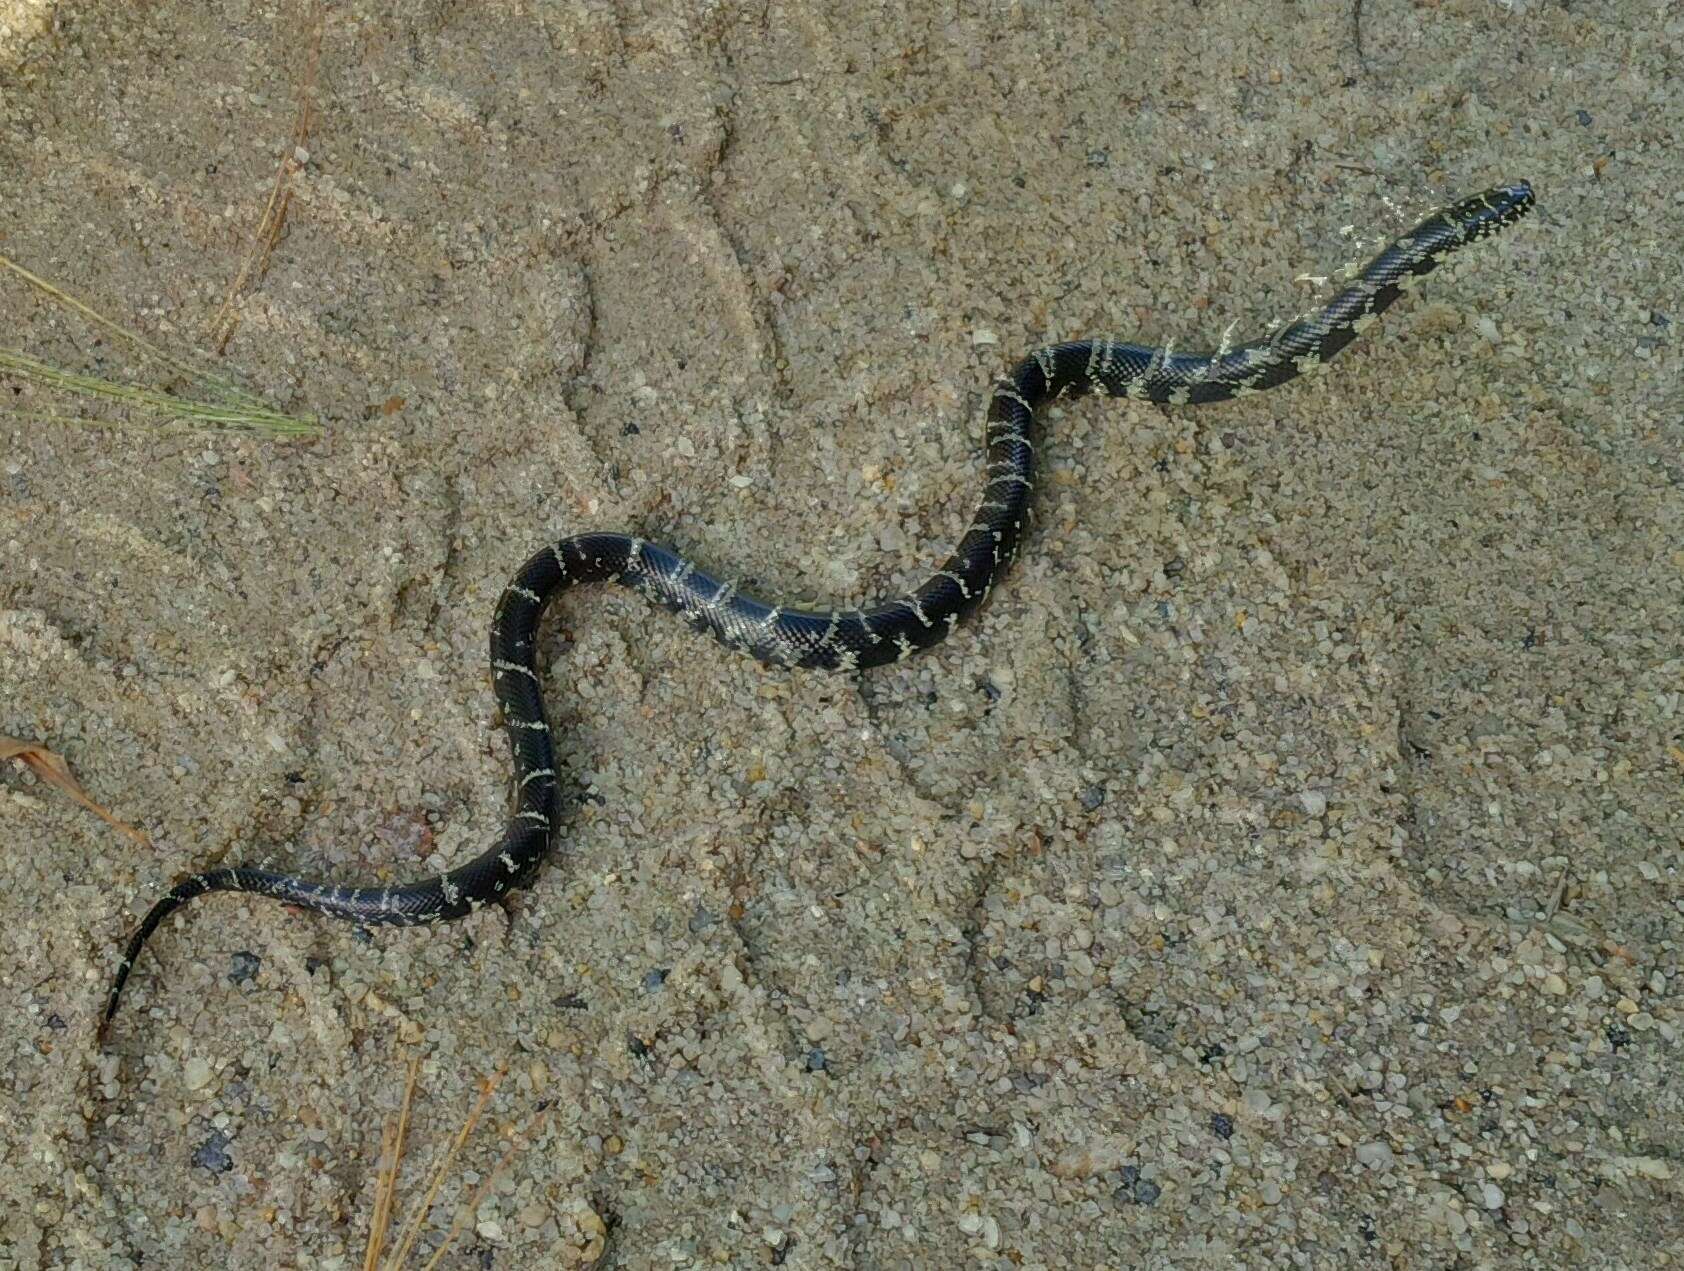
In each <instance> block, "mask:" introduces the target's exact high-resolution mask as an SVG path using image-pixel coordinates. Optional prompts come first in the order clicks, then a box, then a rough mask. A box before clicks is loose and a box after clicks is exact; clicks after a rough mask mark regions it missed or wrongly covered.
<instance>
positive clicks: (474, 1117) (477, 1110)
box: [386, 1064, 509, 1271]
mask: <svg viewBox="0 0 1684 1271" xmlns="http://www.w3.org/2000/svg"><path fill="white" fill-rule="evenodd" d="M508 1071H509V1066H508V1065H507V1064H504V1065H502V1066H501V1067H500V1068H498V1069H497V1071H496V1072H495V1073H493V1074H492V1075H491V1076H490V1077H488V1078H486V1079H485V1081H483V1082H482V1083H481V1084H480V1094H479V1098H478V1099H476V1100H475V1101H474V1106H473V1110H472V1111H471V1112H469V1113H468V1119H467V1120H466V1121H464V1122H463V1123H462V1128H461V1129H460V1130H458V1131H457V1132H456V1137H455V1139H453V1140H452V1141H451V1144H450V1148H449V1150H448V1151H446V1152H445V1153H444V1155H443V1156H441V1157H440V1158H439V1163H438V1164H437V1165H436V1166H435V1167H434V1168H433V1175H432V1177H431V1178H430V1179H428V1181H427V1191H426V1194H425V1195H424V1196H422V1198H421V1203H420V1204H419V1205H418V1206H416V1209H415V1212H414V1214H412V1215H411V1216H410V1219H409V1221H408V1222H406V1223H405V1224H404V1228H403V1237H402V1239H401V1240H399V1242H398V1247H397V1250H396V1251H395V1252H394V1253H393V1254H392V1257H391V1258H390V1260H388V1262H387V1263H386V1266H387V1268H388V1271H400V1269H401V1268H402V1266H403V1264H404V1261H405V1259H407V1258H408V1257H409V1254H410V1251H411V1250H412V1249H413V1248H414V1247H415V1241H416V1239H417V1238H418V1237H419V1236H420V1235H421V1224H422V1223H424V1222H425V1221H426V1219H427V1215H428V1213H430V1212H431V1211H432V1208H433V1201H434V1200H436V1199H437V1198H438V1193H439V1187H440V1186H442V1185H443V1183H444V1176H445V1174H447V1173H448V1172H449V1170H450V1167H451V1165H452V1164H453V1163H454V1162H455V1160H456V1157H457V1156H458V1155H459V1154H460V1153H461V1151H462V1145H463V1144H464V1143H466V1142H467V1141H468V1137H469V1135H471V1134H473V1132H474V1128H475V1127H476V1126H478V1125H479V1119H480V1117H481V1115H482V1114H483V1113H484V1112H485V1105H486V1104H487V1103H489V1102H490V1101H491V1096H492V1095H493V1094H494V1093H495V1092H496V1090H497V1086H498V1083H499V1082H501V1081H502V1080H503V1077H504V1076H505V1075H506V1074H507V1073H508Z"/></svg>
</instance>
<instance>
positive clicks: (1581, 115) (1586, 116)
mask: <svg viewBox="0 0 1684 1271" xmlns="http://www.w3.org/2000/svg"><path fill="white" fill-rule="evenodd" d="M1573 118H1575V119H1577V120H1578V121H1579V127H1581V128H1589V127H1590V120H1591V114H1590V111H1588V110H1576V111H1574V112H1573Z"/></svg>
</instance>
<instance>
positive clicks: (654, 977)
mask: <svg viewBox="0 0 1684 1271" xmlns="http://www.w3.org/2000/svg"><path fill="white" fill-rule="evenodd" d="M671 973H672V968H671V967H664V966H663V967H656V968H655V969H654V970H653V971H651V972H649V974H648V975H646V976H644V977H643V991H644V992H645V993H658V992H660V990H661V985H663V984H665V983H666V982H667V976H668V975H670V974H671Z"/></svg>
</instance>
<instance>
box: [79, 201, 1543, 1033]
mask: <svg viewBox="0 0 1684 1271" xmlns="http://www.w3.org/2000/svg"><path fill="white" fill-rule="evenodd" d="M1531 206H1532V188H1531V186H1530V185H1528V184H1527V183H1526V182H1524V181H1522V182H1518V183H1516V184H1514V185H1504V186H1498V187H1496V188H1495V189H1491V190H1487V191H1485V192H1484V193H1483V194H1477V195H1474V196H1472V197H1471V198H1466V199H1463V200H1461V201H1460V202H1458V203H1455V204H1453V205H1451V206H1449V207H1446V208H1443V209H1441V210H1440V211H1437V212H1434V213H1433V214H1432V215H1431V216H1428V217H1427V218H1426V219H1424V220H1423V221H1421V223H1420V224H1418V225H1416V226H1415V227H1414V228H1413V229H1411V230H1410V231H1409V232H1408V233H1406V234H1404V235H1403V236H1402V237H1400V238H1398V239H1396V240H1394V241H1393V242H1392V243H1390V244H1389V245H1388V246H1387V247H1386V248H1385V250H1383V251H1382V252H1380V254H1379V255H1377V256H1376V257H1374V259H1373V260H1371V261H1370V262H1369V263H1368V264H1367V265H1366V266H1365V267H1364V268H1363V270H1362V272H1361V273H1360V274H1358V275H1357V276H1356V278H1355V279H1354V280H1353V281H1352V282H1351V283H1350V284H1349V285H1348V286H1346V287H1344V288H1343V289H1342V290H1341V291H1339V293H1338V294H1337V295H1335V296H1334V297H1333V299H1332V300H1330V301H1329V302H1328V303H1327V304H1326V305H1325V306H1324V307H1323V308H1321V309H1320V310H1318V311H1317V312H1315V313H1313V314H1311V315H1310V316H1308V317H1305V318H1302V319H1300V320H1298V321H1296V322H1293V323H1291V324H1290V325H1288V326H1285V327H1283V328H1281V329H1280V330H1278V331H1276V332H1274V333H1273V334H1271V335H1270V336H1268V337H1267V338H1265V339H1262V340H1259V341H1256V342H1254V343H1251V344H1246V345H1241V346H1239V347H1235V348H1228V349H1223V350H1221V351H1218V352H1216V353H1176V352H1174V351H1173V350H1171V349H1168V348H1149V347H1144V346H1142V345H1138V344H1120V343H1117V342H1115V341H1112V340H1109V339H1099V340H1083V341H1077V342H1072V343H1066V344H1056V345H1052V346H1050V347H1047V348H1042V349H1037V350H1035V351H1034V352H1033V353H1031V354H1030V355H1029V356H1028V357H1027V358H1025V359H1024V360H1023V361H1022V362H1021V363H1019V364H1018V366H1017V367H1016V369H1014V370H1013V371H1012V372H1011V374H1010V375H1008V376H1006V377H1004V378H1002V379H1001V380H999V381H998V382H997V383H996V385H995V387H994V391H993V400H992V402H991V404H990V407H989V411H988V417H987V429H986V439H987V447H988V466H987V481H986V483H985V484H984V486H983V497H982V501H981V503H979V504H978V506H977V510H976V516H975V518H974V519H973V520H972V522H971V525H970V528H969V529H968V530H966V532H965V536H964V538H963V539H961V540H960V542H959V546H958V547H957V549H955V551H954V552H953V554H952V556H950V557H949V558H948V560H947V562H946V563H945V564H944V565H942V567H941V568H940V569H938V570H936V571H935V573H933V574H932V575H931V576H930V578H929V580H928V581H926V582H925V583H924V584H923V586H921V587H919V588H918V589H917V590H916V591H914V592H912V593H911V594H910V595H906V596H901V597H899V598H898V599H895V600H891V601H888V602H887V603H884V604H879V605H877V606H875V607H873V608H870V609H849V610H825V611H818V612H815V611H808V610H802V609H794V608H788V607H786V606H784V605H777V604H770V605H769V604H766V603H764V602H763V601H760V600H756V599H755V598H754V597H752V596H749V595H746V594H744V593H742V592H740V591H738V589H737V586H736V584H735V583H732V582H721V581H719V580H717V579H715V578H713V577H711V576H710V575H708V574H705V573H703V572H702V571H701V570H699V569H697V568H696V566H695V565H693V564H691V563H690V562H689V561H687V560H685V559H684V558H683V557H681V556H679V555H677V554H676V553H674V552H672V551H671V550H669V549H668V548H665V547H661V546H658V545H656V544H654V543H649V542H645V541H644V540H643V539H641V538H636V537H633V536H631V535H628V534H581V535H578V536H576V537H573V538H566V539H562V540H561V541H560V542H558V543H553V544H550V545H548V546H546V547H544V548H543V549H542V550H540V551H539V552H538V553H537V554H536V555H534V556H533V557H532V558H531V559H530V560H528V561H527V562H526V563H525V564H524V565H522V566H521V567H520V570H519V572H517V573H516V574H515V576H514V578H513V579H512V580H511V581H510V582H509V585H508V586H507V588H505V589H504V591H503V594H502V597H501V598H500V599H499V601H498V603H497V608H496V613H495V616H494V617H493V619H492V623H491V669H492V675H493V682H494V686H495V691H496V696H497V703H498V706H499V707H500V708H501V710H502V715H503V727H504V728H505V729H506V730H507V732H508V737H509V746H510V750H511V751H512V753H513V760H514V780H515V783H516V796H515V810H514V812H513V814H512V816H511V818H510V820H509V823H508V827H507V828H506V829H505V830H504V831H503V836H502V838H501V839H500V840H499V841H498V842H497V843H496V844H495V845H494V846H492V847H491V848H490V849H488V850H487V851H485V852H483V853H481V854H480V855H479V856H476V857H475V858H474V859H473V860H471V861H468V862H466V863H465V864H462V865H458V866H457V867H456V868H455V869H452V870H449V871H448V872H446V873H443V874H440V875H439V876H437V877H435V878H428V879H425V880H423V881H420V882H414V883H408V884H405V885H402V886H390V887H338V886H331V885H329V884H326V883H316V882H311V881H308V880H306V879H303V878H297V877H294V876H292V875H289V874H280V873H273V872H270V871H267V870H259V869H215V870H210V871H208V872H205V873H200V874H194V875H193V876H191V877H189V878H187V879H184V880H183V881H182V882H180V883H178V884H176V885H175V886H174V887H172V888H171V889H170V891H169V892H168V893H167V894H166V895H164V897H163V898H162V899H160V900H159V901H158V902H157V903H156V904H154V905H153V906H152V908H151V910H150V911H149V912H148V913H147V915H146V917H145V918H144V919H143V920H142V921H141V923H140V926H139V927H138V928H136V930H135V932H134V934H133V935H132V936H131V937H130V939H129V942H128V946H127V948H125V950H124V951H123V958H122V961H121V963H120V964H119V965H118V968H117V973H116V976H115V979H114V981H113V983H112V985H111V991H110V995H109V997H108V998H107V999H106V1004H105V1013H104V1015H103V1016H102V1018H101V1021H100V1034H101V1036H102V1037H103V1035H104V1032H105V1029H106V1027H107V1026H108V1025H109V1024H110V1022H111V1018H112V1016H113V1015H114V1014H115V1013H116V1010H117V1003H118V999H119V996H120V995H121V993H122V991H123V985H124V983H125V982H126V981H127V979H128V976H129V972H130V971H131V970H132V969H133V967H134V962H135V959H136V957H138V956H139V954H140V950H141V947H142V946H143V945H144V944H145V943H146V939H147V937H148V936H150V935H151V934H152V933H153V931H155V930H156V929H157V927H158V924H159V923H160V922H162V921H163V920H164V919H165V918H166V917H167V916H169V914H171V913H172V912H174V911H175V910H176V909H177V908H179V907H180V906H181V905H183V904H185V903H186V902H188V901H189V900H192V899H193V898H194V897H195V896H202V895H205V894H206V893H208V892H216V891H238V892H246V893H249V894H251V895H256V896H267V897H270V898H272V899H274V900H279V901H283V902H285V903H287V904H291V905H297V906H300V907H302V908H304V909H312V910H315V911H317V912H318V913H324V914H330V915H332V916H333V917H336V918H345V919H349V920H351V921H353V922H358V923H364V924H368V925H399V926H409V925H413V924H417V923H428V922H444V921H448V920H450V919H453V918H460V917H462V916H463V915H464V914H468V913H471V912H472V911H474V910H475V909H478V908H479V907H480V906H482V905H485V904H487V903H490V902H494V901H497V900H500V899H501V898H503V897H504V896H506V895H507V894H508V893H509V892H511V891H513V890H515V889H516V888H519V887H523V886H525V885H526V884H527V883H529V882H530V881H531V880H532V878H533V875H534V874H535V873H536V872H537V870H538V867H539V865H540V864H541V863H542V862H543V859H544V857H545V856H546V855H547V854H548V852H549V850H550V845H551V842H552V840H553V839H554V836H555V830H556V824H557V822H558V820H559V819H560V809H559V803H560V800H559V798H558V790H559V787H558V785H557V776H556V766H555V748H554V745H553V744H552V742H551V740H550V726H549V722H548V720H547V719H546V718H545V715H544V701H543V696H542V693H541V692H540V680H539V670H538V663H537V644H538V620H539V618H540V617H541V616H542V614H543V612H544V608H545V606H546V605H547V604H548V603H549V602H550V601H551V600H552V599H554V598H555V596H556V595H557V594H558V593H560V592H562V591H564V590H566V589H568V588H570V587H575V586H578V585H579V584H581V583H595V582H614V583H619V584H620V585H621V586H624V587H630V588H632V589H634V590H636V591H638V592H641V593H642V594H643V595H644V596H646V597H647V598H648V599H650V600H651V601H654V602H656V603H658V604H660V605H662V606H664V607H666V608H667V609H670V610H672V611H673V612H675V613H678V614H681V615H682V616H683V617H684V618H685V619H686V620H687V621H688V622H689V623H690V624H691V625H692V626H694V627H695V628H697V629H698V630H701V631H705V632H707V633H708V634H710V635H712V636H713V637H714V639H716V640H718V641H720V642H721V643H722V644H725V645H728V646H730V647H731V648H734V649H740V650H742V651H743V652H745V653H747V654H749V655H750V656H751V657H754V658H757V659H759V660H760V661H761V662H765V663H768V664H771V665H776V666H784V667H811V668H815V669H820V670H826V671H857V670H864V669H865V668H867V667H873V666H880V665H882V664H883V663H885V662H892V661H895V660H898V659H901V658H905V657H909V656H910V655H912V654H913V653H916V652H918V651H919V650H920V649H927V648H929V647H930V646H931V645H933V644H936V643H938V642H940V641H941V640H943V639H945V638H946V636H947V635H948V634H949V633H950V632H951V631H952V630H953V629H954V627H955V626H957V625H958V623H959V621H960V620H961V619H962V618H964V617H965V616H966V615H967V614H969V613H970V612H971V611H972V610H974V609H975V608H976V607H977V606H978V605H980V604H982V602H983V601H985V600H986V599H987V598H988V595H989V592H990V591H991V590H992V589H993V588H994V586H995V585H996V584H997V583H998V582H999V581H1000V578H1001V575H1002V574H1003V573H1004V572H1005V571H1006V569H1007V567H1008V566H1009V565H1010V564H1011V563H1012V561H1013V560H1014V559H1015V558H1016V556H1017V550H1018V544H1019V541H1020V539H1021V537H1022V532H1023V526H1024V523H1025V521H1026V519H1027V516H1028V508H1029V500H1030V495H1031V492H1032V491H1033V489H1034V484H1033V480H1034V468H1035V438H1034V436H1033V434H1034V431H1035V416H1036V412H1037V411H1038V410H1039V409H1040V408H1041V407H1042V406H1043V405H1045V404H1046V403H1048V402H1049V401H1051V400H1052V399H1054V398H1056V397H1058V396H1059V395H1061V394H1066V393H1068V394H1071V395H1077V396H1079V395H1082V394H1085V393H1089V392H1095V391H1099V392H1104V393H1107V394H1109V395H1110V396H1112V397H1129V398H1134V399H1136V400H1139V401H1148V402H1158V403H1162V404H1165V405H1170V406H1180V405H1191V404H1195V403H1203V402H1218V401H1224V400H1226V399H1228V398H1234V397H1242V396H1245V395H1247V394H1250V393H1256V392H1261V391H1262V390H1264V389H1268V388H1274V387H1275V386H1277V385H1279V384H1284V383H1286V382H1287V381H1288V380H1291V379H1295V378H1296V377H1297V376H1299V375H1301V374H1303V373H1304V372H1306V371H1309V370H1312V369H1313V368H1315V367H1316V366H1318V365H1320V364H1321V363H1323V362H1326V361H1327V360H1328V359H1329V358H1331V357H1332V356H1333V355H1334V354H1336V353H1338V352H1339V350H1341V349H1343V348H1344V347H1345V346H1346V345H1347V344H1349V343H1350V342H1351V341H1352V340H1353V339H1354V338H1355V337H1356V336H1357V335H1358V334H1359V333H1360V332H1361V331H1362V330H1363V329H1364V328H1365V327H1367V326H1368V325H1369V323H1371V322H1372V321H1373V320H1374V318H1375V317H1376V316H1377V315H1379V314H1380V313H1381V312H1382V311H1383V310H1385V309H1386V308H1387V307H1388V306H1390V305H1391V304H1392V303H1393V302H1394V301H1396V300H1397V298H1398V297H1399V296H1400V295H1401V294H1402V293H1403V292H1404V291H1405V290H1407V289H1408V287H1409V286H1410V284H1412V283H1413V282H1414V280H1415V279H1416V278H1417V277H1419V276H1421V275H1423V274H1427V273H1430V272H1431V271H1432V270H1433V269H1435V268H1437V267H1438V265H1439V263H1440V262H1441V261H1442V260H1443V259H1444V258H1445V257H1446V256H1448V255H1449V254H1450V253H1451V252H1454V251H1455V250H1456V249H1457V248H1459V247H1462V246H1464V245H1466V244H1468V243H1471V242H1474V241H1476V240H1478V239H1481V238H1484V237H1486V236H1487V235H1490V234H1493V233H1495V232H1497V231H1498V230H1500V229H1502V228H1503V227H1504V226H1507V225H1510V224H1512V223H1513V222H1514V221H1516V220H1518V219H1519V218H1520V217H1522V216H1524V215H1525V214H1526V212H1527V211H1528V209H1530V208H1531Z"/></svg>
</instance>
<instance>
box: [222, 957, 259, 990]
mask: <svg viewBox="0 0 1684 1271" xmlns="http://www.w3.org/2000/svg"><path fill="white" fill-rule="evenodd" d="M262 968H263V959H262V958H260V957H258V956H257V955H256V954H255V953H252V952H250V951H249V950H245V949H242V950H240V952H238V953H236V954H235V955H234V956H233V957H231V958H229V959H228V979H229V981H230V982H231V983H233V984H246V983H249V982H250V981H252V980H255V979H256V978H257V973H258V972H259V971H260V970H262Z"/></svg>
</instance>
